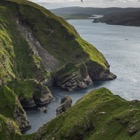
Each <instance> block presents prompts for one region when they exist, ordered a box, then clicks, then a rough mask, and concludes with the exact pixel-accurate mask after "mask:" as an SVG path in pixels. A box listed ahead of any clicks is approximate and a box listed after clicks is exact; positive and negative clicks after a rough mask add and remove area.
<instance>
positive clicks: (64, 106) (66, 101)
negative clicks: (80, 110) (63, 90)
mask: <svg viewBox="0 0 140 140" xmlns="http://www.w3.org/2000/svg"><path fill="white" fill-rule="evenodd" d="M71 106H72V99H71V97H70V96H66V97H63V98H62V99H61V102H60V106H59V107H58V108H57V109H56V115H59V114H61V113H63V112H65V111H66V110H68V109H69V108H70V107H71Z"/></svg>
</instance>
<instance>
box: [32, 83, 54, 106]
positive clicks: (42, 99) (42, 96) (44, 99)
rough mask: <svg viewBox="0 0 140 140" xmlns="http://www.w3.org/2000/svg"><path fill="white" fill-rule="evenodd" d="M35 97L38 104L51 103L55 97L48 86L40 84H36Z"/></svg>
mask: <svg viewBox="0 0 140 140" xmlns="http://www.w3.org/2000/svg"><path fill="white" fill-rule="evenodd" d="M39 92H41V93H39ZM33 99H34V101H35V104H36V105H37V106H43V105H47V104H49V103H50V102H51V101H52V100H53V99H54V97H53V96H52V94H51V91H50V90H49V89H48V88H47V87H46V86H43V85H42V86H40V85H38V86H36V92H35V93H34V94H33Z"/></svg>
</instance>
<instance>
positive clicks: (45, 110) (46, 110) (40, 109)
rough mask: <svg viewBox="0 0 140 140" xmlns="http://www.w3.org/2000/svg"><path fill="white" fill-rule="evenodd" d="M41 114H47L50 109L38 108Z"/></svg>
mask: <svg viewBox="0 0 140 140" xmlns="http://www.w3.org/2000/svg"><path fill="white" fill-rule="evenodd" d="M37 109H38V110H39V111H40V112H44V113H47V112H48V109H47V107H46V106H43V107H38V108H37Z"/></svg>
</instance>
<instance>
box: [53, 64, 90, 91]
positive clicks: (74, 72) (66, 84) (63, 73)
mask: <svg viewBox="0 0 140 140" xmlns="http://www.w3.org/2000/svg"><path fill="white" fill-rule="evenodd" d="M69 71H70V72H69ZM55 80H56V84H57V85H58V86H59V87H61V88H63V89H67V90H69V91H72V90H77V89H81V88H86V87H88V86H90V85H91V84H92V80H91V78H90V77H89V75H88V73H87V68H86V65H85V64H81V65H78V66H76V64H74V63H68V64H67V65H65V66H64V67H63V68H62V69H60V70H59V71H58V73H57V75H56V77H55Z"/></svg>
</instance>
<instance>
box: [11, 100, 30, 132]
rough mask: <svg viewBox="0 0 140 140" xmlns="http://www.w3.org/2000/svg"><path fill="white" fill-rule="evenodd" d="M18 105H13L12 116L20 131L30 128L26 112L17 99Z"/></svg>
mask: <svg viewBox="0 0 140 140" xmlns="http://www.w3.org/2000/svg"><path fill="white" fill-rule="evenodd" d="M17 102H18V105H17V106H16V107H15V109H14V111H13V116H14V118H15V121H16V122H17V124H18V126H19V128H20V130H21V132H24V131H26V130H28V129H30V128H31V126H30V124H29V121H28V119H27V115H26V112H25V111H24V110H23V108H22V106H21V105H20V103H19V101H18V99H17Z"/></svg>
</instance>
